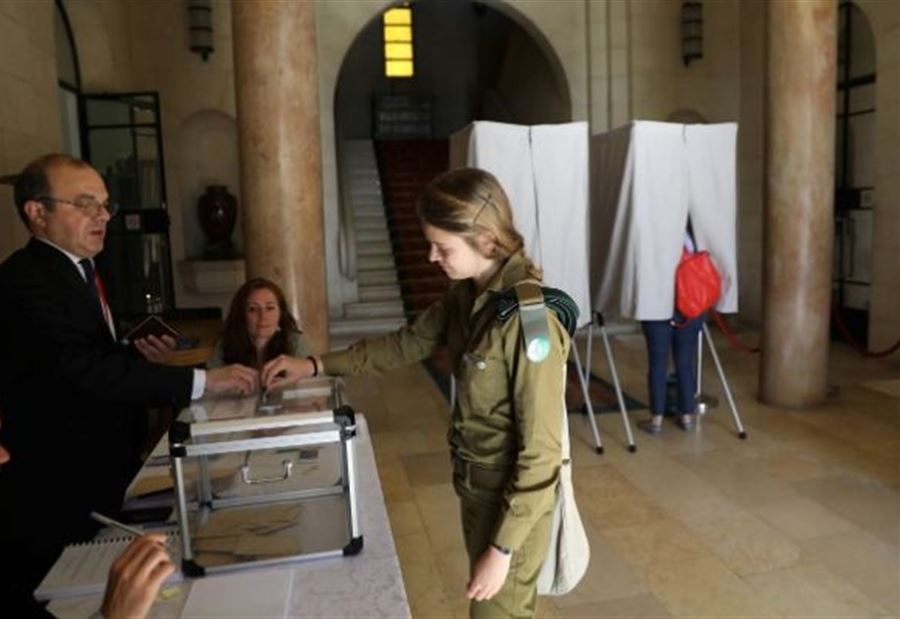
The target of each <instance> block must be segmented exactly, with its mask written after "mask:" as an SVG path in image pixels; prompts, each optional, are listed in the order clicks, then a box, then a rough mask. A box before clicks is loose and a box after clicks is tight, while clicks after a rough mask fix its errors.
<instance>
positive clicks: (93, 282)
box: [78, 258, 100, 305]
mask: <svg viewBox="0 0 900 619" xmlns="http://www.w3.org/2000/svg"><path fill="white" fill-rule="evenodd" d="M78 264H80V265H81V268H82V269H84V277H85V279H86V280H87V287H88V290H90V291H91V295H93V297H94V299H95V300H96V301H97V304H98V305H99V304H100V293H99V291H98V290H97V278H96V274H95V271H94V263H93V262H91V261H90V260H88V259H87V258H82V259H81V260H79V261H78Z"/></svg>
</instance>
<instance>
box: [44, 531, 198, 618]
mask: <svg viewBox="0 0 900 619" xmlns="http://www.w3.org/2000/svg"><path fill="white" fill-rule="evenodd" d="M168 535H169V541H168V544H167V545H166V548H167V550H168V551H169V554H170V555H171V556H172V560H173V562H175V564H176V565H178V564H179V563H180V559H179V558H178V557H176V556H175V555H176V554H180V553H178V549H179V548H180V541H179V539H178V537H177V536H176V535H175V534H174V532H170V533H169V534H168ZM132 539H133V538H131V537H114V538H107V539H103V540H95V541H92V542H85V543H83V544H70V545H68V546H66V548H65V549H64V550H63V552H62V554H61V555H60V556H59V559H57V560H56V563H54V564H53V567H52V568H51V569H50V571H49V572H48V573H47V575H46V576H45V577H44V580H43V581H42V582H41V584H40V586H38V588H37V589H36V590H35V592H34V597H35V598H36V599H37V600H40V601H43V600H51V599H54V598H65V597H73V596H80V595H88V594H91V593H102V592H103V590H104V589H105V588H106V578H107V576H108V574H109V568H110V567H111V566H112V564H113V562H114V561H115V560H116V558H117V557H118V556H119V555H120V554H122V551H124V550H125V549H126V548H127V547H128V544H130V543H131V540H132ZM181 579H182V576H181V572H179V571H176V572H175V573H174V574H172V576H170V577H169V578H168V579H167V580H166V582H177V581H179V580H181Z"/></svg>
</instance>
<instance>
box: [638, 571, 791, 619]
mask: <svg viewBox="0 0 900 619" xmlns="http://www.w3.org/2000/svg"><path fill="white" fill-rule="evenodd" d="M646 569H647V582H648V583H649V586H650V589H651V591H652V592H653V594H654V595H655V596H656V597H657V598H658V599H659V600H660V602H662V604H663V606H665V607H666V609H667V610H668V611H669V613H670V614H671V616H672V617H684V618H685V619H699V618H701V617H702V618H707V617H708V618H710V619H712V618H716V619H719V618H723V617H754V618H760V617H780V616H781V613H780V612H779V611H778V609H777V608H776V607H775V606H774V605H773V604H772V603H771V601H769V600H767V599H766V598H764V597H762V596H759V595H757V594H756V592H755V591H754V590H753V589H751V588H750V586H749V585H748V584H747V583H745V582H744V581H743V580H741V579H740V578H738V577H737V576H736V575H735V574H734V572H732V571H731V570H729V569H728V568H727V567H726V566H725V564H723V563H722V562H721V561H719V560H718V559H716V558H714V557H700V558H697V559H691V560H690V561H684V562H682V563H680V564H678V565H677V566H674V565H672V564H657V565H649V566H647V568H646Z"/></svg>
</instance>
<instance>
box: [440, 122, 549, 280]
mask: <svg viewBox="0 0 900 619" xmlns="http://www.w3.org/2000/svg"><path fill="white" fill-rule="evenodd" d="M530 142H531V141H530V136H529V128H528V127H526V126H524V125H510V124H506V123H495V122H487V121H478V122H474V123H472V124H471V125H469V126H468V127H466V128H465V129H462V130H461V131H458V132H457V133H455V134H454V135H453V136H452V137H451V139H450V153H451V166H452V167H470V168H481V169H482V170H487V171H488V172H490V173H491V174H493V175H494V176H496V177H497V180H499V181H500V184H501V185H502V186H503V189H504V190H505V191H506V195H507V196H508V197H509V201H510V205H511V206H512V211H513V220H514V222H515V224H516V229H517V230H518V231H519V232H520V233H521V234H522V236H523V237H524V238H525V251H526V253H527V254H528V256H529V257H530V258H531V259H532V260H534V261H535V262H538V263H539V262H540V260H541V248H540V239H539V238H538V233H537V226H538V223H537V208H536V206H535V192H534V177H533V175H532V173H531V143H530ZM462 153H465V156H466V158H465V160H463V161H461V162H460V161H459V160H458V158H459V157H460V156H461V155H462Z"/></svg>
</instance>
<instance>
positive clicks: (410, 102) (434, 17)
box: [323, 0, 573, 336]
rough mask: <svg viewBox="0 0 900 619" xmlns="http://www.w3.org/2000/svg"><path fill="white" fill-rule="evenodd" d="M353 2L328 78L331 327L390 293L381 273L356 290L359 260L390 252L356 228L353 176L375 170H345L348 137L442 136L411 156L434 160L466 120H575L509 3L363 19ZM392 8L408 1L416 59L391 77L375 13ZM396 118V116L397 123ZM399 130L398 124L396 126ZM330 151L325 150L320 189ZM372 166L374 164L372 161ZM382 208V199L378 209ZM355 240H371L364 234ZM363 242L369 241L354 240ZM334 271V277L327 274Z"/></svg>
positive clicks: (555, 64) (417, 8)
mask: <svg viewBox="0 0 900 619" xmlns="http://www.w3.org/2000/svg"><path fill="white" fill-rule="evenodd" d="M353 6H354V7H357V8H356V9H354V10H355V12H354V14H353V15H352V16H347V15H342V16H341V17H342V20H341V21H342V22H345V21H346V20H351V21H354V22H356V23H358V24H361V27H360V29H359V31H358V32H357V33H356V35H355V37H354V38H353V39H352V41H347V47H346V52H345V53H344V54H343V57H342V59H341V62H340V67H339V70H338V71H336V72H335V73H334V74H333V75H334V78H333V79H334V81H333V82H332V83H334V85H335V86H334V99H333V110H334V115H333V135H334V140H335V151H334V153H335V155H336V156H335V166H334V168H333V169H334V170H335V172H336V176H337V178H336V181H337V182H336V183H335V185H336V187H335V188H334V189H335V190H336V193H337V196H336V198H337V200H336V202H337V203H338V205H339V207H338V208H339V213H338V214H337V216H336V217H335V216H334V215H330V214H329V213H327V212H326V233H327V232H328V225H329V223H328V222H329V217H332V219H331V221H333V222H335V224H336V227H337V229H338V230H337V234H336V235H335V236H336V238H337V241H338V243H337V248H336V251H335V252H334V253H335V254H336V255H334V256H331V255H330V256H329V257H328V263H329V271H330V273H329V304H330V307H331V311H332V324H333V325H334V324H335V322H336V321H339V320H340V318H341V317H344V318H346V317H349V316H351V315H353V314H358V313H360V312H362V311H363V309H364V308H361V307H360V306H359V303H361V302H365V301H366V300H367V299H368V300H373V299H374V300H387V299H390V298H391V296H390V295H392V294H393V293H392V292H389V290H391V289H390V288H389V287H388V286H387V285H386V284H384V283H383V281H384V280H383V279H378V281H379V282H381V283H379V284H378V285H377V288H378V290H363V289H362V287H363V286H364V285H365V284H364V282H363V278H362V277H360V276H358V272H357V269H358V266H359V265H360V264H361V263H362V262H364V261H366V260H368V261H369V263H370V264H371V263H372V261H373V260H374V259H375V258H374V256H375V255H378V256H380V257H381V259H383V260H384V261H387V262H390V261H391V258H390V257H389V256H384V255H383V254H382V253H381V252H382V251H383V250H381V249H378V244H380V245H381V246H382V247H383V246H384V245H385V244H387V243H388V242H389V241H388V240H387V239H385V240H383V241H377V242H376V241H372V234H370V231H369V229H368V224H366V227H367V231H366V232H365V233H362V234H359V233H358V232H359V231H358V230H356V224H355V223H354V222H355V220H356V219H357V214H356V213H355V212H354V207H353V201H354V199H353V194H354V191H355V190H354V189H353V187H352V186H351V185H352V184H353V183H352V182H351V181H352V179H358V178H360V177H362V176H368V177H369V178H371V177H372V175H373V174H375V175H376V182H377V174H378V170H376V171H375V172H374V173H373V172H371V171H369V172H365V171H361V170H355V171H352V172H351V171H349V168H348V166H349V165H350V164H348V160H356V159H358V155H357V154H351V153H350V151H354V153H358V150H359V149H358V145H354V144H351V142H352V141H359V140H367V141H370V142H369V143H370V146H369V147H368V148H369V150H371V149H372V147H371V140H373V138H377V139H380V140H385V141H386V140H391V139H392V138H400V137H406V138H410V137H414V138H428V139H432V140H434V139H436V140H443V141H444V143H443V145H437V147H436V148H435V147H434V145H432V147H431V148H430V149H429V152H428V153H427V154H425V155H423V156H421V157H419V156H413V157H412V160H413V161H412V163H413V164H415V163H419V162H421V161H424V160H431V161H433V160H434V159H435V158H440V156H439V155H435V150H436V149H437V150H440V149H443V151H444V152H445V153H446V151H447V150H448V145H447V144H446V140H447V138H448V137H449V136H450V135H451V134H452V133H454V132H456V131H458V130H459V129H462V128H463V127H465V126H466V125H468V124H469V123H470V122H472V121H473V120H493V121H499V122H508V123H517V124H540V123H556V122H567V121H570V120H571V119H572V117H573V110H572V95H571V93H570V88H569V84H568V81H567V78H566V75H565V71H564V69H563V65H562V63H561V62H560V59H559V57H558V55H557V52H556V50H554V48H553V46H552V45H551V44H550V42H549V41H548V39H547V38H546V37H545V36H544V35H543V34H542V33H541V31H540V29H539V28H537V27H536V26H535V24H534V23H532V22H531V21H530V19H529V18H528V17H526V16H525V15H523V14H522V13H521V12H519V10H518V9H516V8H514V7H512V6H510V5H509V4H507V3H501V2H491V3H490V4H488V3H482V2H448V1H444V0H419V1H417V2H412V3H403V4H402V5H401V4H396V3H395V4H393V5H392V4H389V3H384V4H380V6H377V7H372V8H371V9H368V8H367V9H366V10H367V11H369V12H368V13H367V14H366V17H365V20H361V19H359V18H360V17H361V15H360V14H359V11H360V10H361V9H360V8H359V5H356V4H353ZM368 6H371V5H368ZM392 6H408V7H410V8H411V11H412V22H413V28H412V32H413V49H414V61H415V71H414V76H413V77H412V78H403V79H392V78H388V77H387V76H386V75H385V50H384V43H385V41H384V35H383V32H384V30H383V29H384V24H383V21H382V20H383V14H384V12H385V10H387V9H389V8H391V7H392ZM329 17H330V14H329ZM326 84H327V82H326ZM385 103H387V105H383V104H385ZM389 106H394V107H393V108H390V107H389ZM398 109H399V112H398V111H397V110H398ZM391 114H393V119H392V121H391V122H389V123H381V124H379V120H378V119H379V118H386V117H389V116H390V115H391ZM412 117H415V119H416V120H415V126H414V125H413V123H408V124H407V126H403V120H402V119H403V118H412ZM423 117H424V118H425V121H424V122H422V118H423ZM398 118H399V119H401V120H400V122H395V121H396V120H397V119H398ZM328 124H329V123H328V121H327V120H325V121H323V127H324V128H325V131H323V135H325V136H327V135H328V134H329V133H332V132H331V131H328V129H330V127H328ZM397 127H399V130H397V131H394V129H395V128H397ZM328 157H329V153H328V152H326V153H325V163H326V170H325V175H326V188H325V191H326V196H327V194H328V191H329V187H328V182H327V181H328V170H327V167H328V165H327V164H328ZM443 158H444V160H445V163H443V166H444V167H443V168H441V167H440V164H437V165H438V167H437V169H436V171H435V172H434V173H436V172H437V171H440V170H441V169H445V168H446V165H447V164H446V158H447V155H446V154H445V155H443ZM371 167H377V166H375V165H374V164H371V165H370V168H371ZM382 171H383V170H382ZM424 174H425V176H427V174H428V173H427V172H425V173H424ZM419 178H420V179H421V178H422V174H420V175H419ZM382 182H383V179H382ZM363 193H365V192H363ZM380 208H381V204H380V203H379V204H378V205H377V209H380ZM382 210H383V209H382ZM382 226H383V224H382ZM332 229H333V228H332ZM361 237H364V238H365V239H368V240H366V241H362V240H360V239H361ZM362 242H366V243H369V246H367V247H365V248H360V247H358V246H359V244H360V243H362ZM335 266H336V267H337V268H335ZM336 271H339V276H338V277H332V274H337V273H335V272H336ZM379 277H381V276H380V275H379ZM336 280H337V281H336ZM336 284H338V285H336ZM385 295H388V296H385ZM337 298H340V300H339V303H340V304H341V306H342V307H343V311H341V312H340V313H338V312H337V311H336V307H335V305H336V303H335V301H336V300H337ZM364 313H366V314H367V313H368V312H364ZM334 335H336V333H333V336H334Z"/></svg>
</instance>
